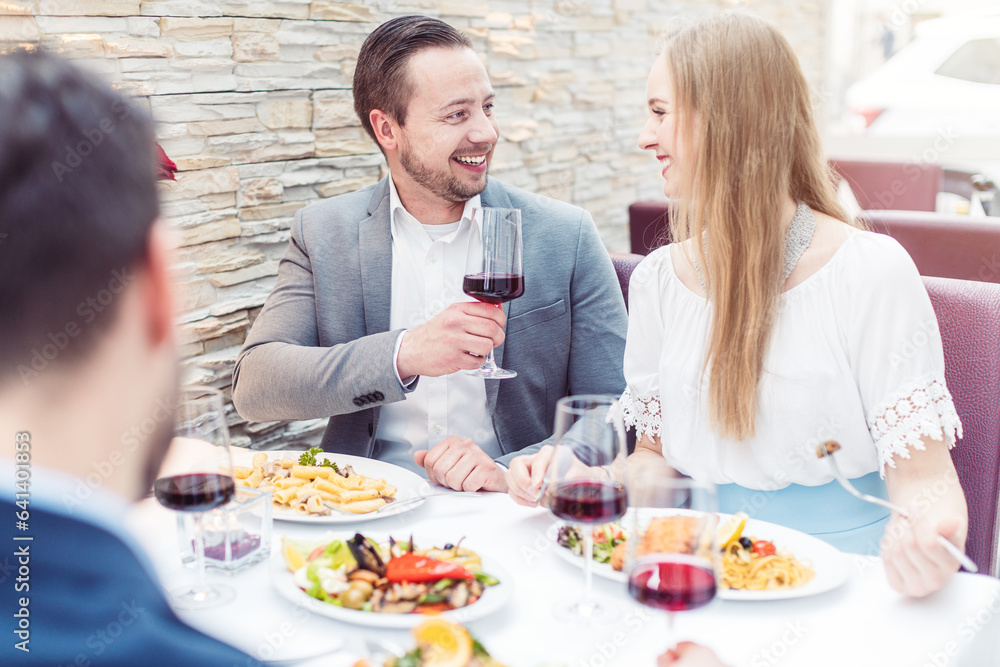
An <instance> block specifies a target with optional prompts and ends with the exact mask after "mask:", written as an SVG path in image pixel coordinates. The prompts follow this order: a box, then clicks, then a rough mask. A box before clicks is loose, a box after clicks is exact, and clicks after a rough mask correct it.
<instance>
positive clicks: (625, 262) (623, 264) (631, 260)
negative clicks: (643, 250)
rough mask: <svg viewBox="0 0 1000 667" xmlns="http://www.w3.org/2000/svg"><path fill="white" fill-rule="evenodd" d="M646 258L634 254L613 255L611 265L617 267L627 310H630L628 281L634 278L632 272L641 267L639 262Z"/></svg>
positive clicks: (616, 270) (616, 271)
mask: <svg viewBox="0 0 1000 667" xmlns="http://www.w3.org/2000/svg"><path fill="white" fill-rule="evenodd" d="M645 258H646V257H645V255H636V254H633V253H611V263H612V264H614V265H615V273H617V274H618V284H619V285H620V286H621V288H622V296H623V297H625V307H626V308H628V279H629V278H631V277H632V272H633V271H634V270H635V267H637V266H639V262H641V261H642V260H643V259H645Z"/></svg>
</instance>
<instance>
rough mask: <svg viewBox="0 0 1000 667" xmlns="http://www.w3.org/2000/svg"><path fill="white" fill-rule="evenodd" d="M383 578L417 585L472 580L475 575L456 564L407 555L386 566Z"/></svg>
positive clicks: (391, 561)
mask: <svg viewBox="0 0 1000 667" xmlns="http://www.w3.org/2000/svg"><path fill="white" fill-rule="evenodd" d="M385 578H386V579H388V580H389V581H391V582H393V583H396V582H401V581H408V582H410V583H411V584H418V583H424V582H428V581H440V580H442V579H474V578H475V575H474V574H472V573H471V572H469V571H468V570H466V569H465V568H464V567H462V566H461V565H458V564H456V563H446V562H445V561H443V560H437V559H436V558H428V557H427V556H418V555H417V554H414V553H407V554H403V555H401V556H397V557H396V558H393V559H392V560H390V561H389V562H388V563H387V564H386V566H385Z"/></svg>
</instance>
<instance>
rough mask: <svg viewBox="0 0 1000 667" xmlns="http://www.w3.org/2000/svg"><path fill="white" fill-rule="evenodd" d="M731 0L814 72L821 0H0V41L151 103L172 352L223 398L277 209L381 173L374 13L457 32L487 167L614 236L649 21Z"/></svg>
mask: <svg viewBox="0 0 1000 667" xmlns="http://www.w3.org/2000/svg"><path fill="white" fill-rule="evenodd" d="M734 5H744V6H745V7H744V8H745V9H748V10H749V11H752V12H755V13H757V14H760V15H762V16H764V17H766V18H769V19H771V20H773V21H775V22H776V23H777V24H778V25H779V27H781V29H782V30H783V31H784V33H785V34H786V35H787V36H788V37H789V39H790V41H791V42H792V45H793V47H795V49H796V52H797V53H798V54H799V57H800V59H801V60H802V63H803V66H804V67H805V70H806V73H807V75H808V77H809V78H810V81H811V83H812V84H813V85H814V87H816V88H817V89H818V88H819V84H820V82H821V80H822V63H823V48H824V32H823V23H824V19H825V13H826V6H827V2H825V1H824V2H816V3H812V2H801V0H756V1H753V2H738V1H735V0H718V1H709V0H702V1H701V2H695V1H691V2H670V1H667V0H590V1H587V2H583V1H580V2H573V1H570V0H531V1H527V0H520V1H515V0H489V1H487V0H394V1H389V0H376V1H374V2H367V3H363V4H351V3H341V2H308V1H306V0H280V1H272V2H269V1H257V0H253V1H251V0H245V1H239V0H231V1H228V2H227V1H223V0H207V1H202V2H198V1H195V0H144V1H140V0H3V2H0V40H2V42H3V46H4V48H5V49H9V48H10V47H11V45H17V44H32V45H40V46H42V47H44V48H46V49H49V50H51V51H54V52H57V53H61V54H64V55H66V56H67V57H70V58H73V59H74V60H76V61H77V62H79V63H80V64H81V65H83V66H85V67H87V68H89V69H91V70H93V71H96V72H98V73H100V74H101V75H103V76H104V77H106V78H107V79H109V80H110V81H111V82H112V83H113V85H114V86H115V87H116V88H118V89H119V90H121V91H122V92H124V93H126V94H128V95H131V96H133V97H134V98H136V100H137V101H138V102H139V103H141V104H142V105H144V106H145V107H146V108H147V109H149V111H150V112H151V113H152V115H153V118H154V119H155V120H156V122H157V134H158V139H159V141H160V144H161V145H162V146H163V148H164V149H165V150H166V152H167V154H168V155H169V156H170V157H171V158H172V159H173V160H174V161H175V162H176V163H177V165H178V167H179V169H180V171H179V173H178V174H177V181H176V182H175V183H169V182H167V183H164V185H163V188H162V197H163V213H164V216H165V218H166V220H167V221H168V222H169V224H170V226H171V227H172V228H173V229H174V230H175V232H176V236H177V239H178V243H179V246H180V248H179V251H178V261H177V264H176V266H175V267H174V271H175V275H176V279H177V283H178V286H179V287H178V300H179V304H178V305H179V307H180V310H181V312H182V314H181V315H180V317H179V321H178V327H179V337H180V344H181V355H182V358H183V364H184V366H185V367H186V370H187V377H188V379H190V380H194V381H201V382H205V383H209V384H212V385H214V386H217V387H220V388H222V389H223V390H224V391H225V392H226V395H227V398H228V395H229V394H228V392H229V388H230V384H231V379H232V368H233V365H234V362H235V358H236V355H237V353H238V351H239V349H240V346H241V345H242V343H243V341H244V339H245V338H246V333H247V330H248V328H249V326H250V325H251V324H252V323H253V320H254V318H255V317H256V315H257V314H258V313H259V312H260V309H261V307H262V305H263V304H264V301H265V299H266V298H267V295H268V294H269V292H270V290H271V289H272V287H273V286H274V284H275V277H276V276H277V273H278V263H279V260H280V258H281V256H282V254H283V253H284V251H285V246H286V244H287V241H288V238H289V228H290V224H291V221H292V218H293V215H294V214H295V212H296V211H297V210H299V209H300V208H302V207H303V206H305V205H307V204H309V203H311V202H314V201H317V200H319V199H322V198H325V197H331V196H333V195H337V194H340V193H344V192H350V191H353V190H356V189H358V188H361V187H364V186H366V185H369V184H371V183H374V182H376V181H377V180H378V179H379V178H381V177H382V176H383V175H384V174H385V173H386V168H385V162H384V160H383V158H382V156H381V155H380V154H379V152H378V150H377V149H376V148H375V146H374V144H373V143H372V142H371V141H370V140H369V139H368V137H367V136H366V135H365V134H364V132H363V131H362V129H361V126H360V123H359V122H358V120H357V118H356V117H355V115H354V110H353V106H352V97H351V79H352V77H353V73H354V64H355V60H356V57H357V54H358V50H359V48H360V46H361V43H362V41H363V40H364V38H365V36H366V35H367V34H368V33H369V32H370V31H371V30H372V29H373V28H374V27H375V26H376V25H377V24H378V23H380V22H382V21H384V20H386V19H388V18H392V17H393V16H398V15H402V14H412V13H420V14H427V15H431V16H436V17H439V18H441V19H443V20H445V21H448V22H449V23H451V24H452V25H455V26H456V27H458V28H460V29H461V30H463V31H464V32H466V33H467V34H468V35H469V36H470V37H471V38H472V40H473V43H474V45H475V48H476V50H477V51H478V52H479V53H480V54H481V55H482V57H483V60H484V62H485V64H486V66H487V69H488V71H489V73H490V76H491V79H492V81H493V84H494V86H495V88H496V91H497V114H498V117H499V119H500V124H501V140H500V142H499V144H498V146H497V150H496V154H495V158H494V163H493V168H492V174H493V175H495V176H496V177H497V178H499V179H502V180H504V181H506V182H508V183H511V184H513V185H517V186H519V187H523V188H526V189H528V190H532V191H535V192H538V193H541V194H545V195H548V196H551V197H555V198H558V199H562V200H565V201H568V202H571V203H574V204H576V205H578V206H582V207H584V208H586V209H587V210H588V211H590V213H591V214H592V215H593V216H594V219H595V220H596V222H597V225H598V228H599V229H600V231H601V234H602V237H603V239H604V241H605V244H606V245H607V247H608V248H609V250H611V251H616V252H622V251H627V250H628V246H629V242H628V231H627V208H628V205H629V204H630V203H632V202H634V201H637V200H640V199H657V198H662V196H663V195H662V192H661V183H660V179H659V175H658V171H657V169H656V167H655V164H654V163H653V162H652V159H651V158H650V156H649V155H648V154H645V153H643V152H641V151H640V150H638V148H637V147H636V137H637V135H638V132H639V129H640V127H641V125H642V123H643V121H644V113H645V110H644V97H645V79H646V73H647V71H648V68H649V64H650V62H651V60H652V57H653V54H654V52H655V43H656V34H657V33H658V31H659V30H660V29H661V28H662V26H663V25H664V24H665V23H666V21H667V20H668V19H669V18H670V17H672V16H675V15H678V14H687V15H693V14H700V13H705V12H712V11H718V10H720V9H726V8H730V7H732V6H734ZM228 410H229V414H230V426H231V429H232V434H233V441H234V443H235V444H238V445H242V446H253V447H260V448H269V447H277V446H286V445H292V444H295V445H301V444H303V443H310V444H312V443H315V442H316V441H317V440H318V439H319V436H320V435H321V433H322V429H323V425H324V423H325V421H324V420H313V421H308V422H272V423H260V424H253V423H246V422H244V420H242V419H241V418H240V417H239V415H237V414H236V413H235V411H233V410H232V406H231V405H229V406H228Z"/></svg>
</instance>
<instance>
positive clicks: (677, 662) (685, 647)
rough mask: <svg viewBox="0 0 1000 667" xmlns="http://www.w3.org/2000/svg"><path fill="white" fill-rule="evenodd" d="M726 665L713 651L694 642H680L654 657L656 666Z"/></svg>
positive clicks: (699, 666) (723, 666)
mask: <svg viewBox="0 0 1000 667" xmlns="http://www.w3.org/2000/svg"><path fill="white" fill-rule="evenodd" d="M671 665H674V666H676V667H727V666H726V664H725V663H724V662H722V661H721V660H719V657H718V656H717V655H715V652H714V651H713V650H712V649H710V648H708V647H705V646H702V645H701V644H695V643H694V642H680V643H679V644H677V646H675V647H673V648H671V649H667V651H666V653H663V654H661V655H659V656H657V658H656V667H671Z"/></svg>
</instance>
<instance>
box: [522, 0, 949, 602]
mask: <svg viewBox="0 0 1000 667" xmlns="http://www.w3.org/2000/svg"><path fill="white" fill-rule="evenodd" d="M647 99H648V107H649V116H648V120H647V122H646V125H645V127H644V128H643V130H642V133H641V135H640V137H639V147H640V148H642V149H644V150H648V151H651V152H653V153H655V155H656V158H657V160H658V161H659V164H660V169H661V173H662V175H663V178H664V188H663V189H664V193H665V194H666V195H667V196H668V197H669V198H670V199H671V201H672V202H673V210H672V212H671V219H672V230H671V231H672V236H673V238H674V241H675V242H674V243H672V244H670V245H667V246H665V247H661V248H659V249H657V250H656V251H654V252H652V253H650V255H649V256H648V257H647V258H646V259H645V260H644V261H643V262H642V264H640V265H639V267H638V268H637V269H636V271H635V273H634V274H633V276H632V279H631V282H630V293H629V303H630V314H629V329H628V339H627V344H626V353H625V377H626V380H627V382H628V388H627V390H626V391H625V393H624V395H623V396H622V404H623V406H624V408H625V418H626V422H627V423H628V424H629V425H630V426H632V427H634V428H635V431H636V436H637V440H638V444H637V446H636V450H635V453H634V454H633V455H632V459H631V460H632V462H635V463H641V462H642V461H643V460H646V461H647V462H649V461H651V460H653V459H656V460H662V458H663V457H666V459H667V461H668V462H669V463H670V464H671V465H673V466H674V467H675V468H676V469H677V470H679V471H680V472H682V473H684V474H687V475H691V476H694V477H699V478H708V479H711V480H713V481H714V482H716V483H717V484H719V497H720V506H721V508H722V509H723V511H729V512H736V511H740V510H742V511H745V512H747V513H748V514H750V515H751V516H754V517H757V518H760V519H763V520H769V521H774V522H776V523H782V524H785V525H789V526H791V527H793V528H796V529H799V530H803V531H805V532H809V533H812V534H815V535H817V536H818V537H820V538H822V539H826V540H827V541H829V542H831V543H833V544H835V545H836V546H838V547H840V548H841V549H842V550H845V551H852V552H858V553H878V552H879V550H880V547H881V554H882V556H883V558H884V560H885V565H886V572H887V575H888V578H889V582H890V583H891V585H892V586H893V587H894V588H895V589H897V590H899V591H901V592H904V593H907V594H909V595H913V596H918V597H919V596H924V595H927V594H929V593H931V592H933V591H935V590H937V589H939V588H941V587H942V586H943V585H944V584H945V582H946V581H947V580H948V578H949V577H950V576H951V575H952V573H954V572H955V571H956V570H957V569H958V566H959V565H958V562H957V561H956V559H955V558H954V557H952V556H951V555H950V554H949V553H948V552H947V551H946V550H945V549H944V548H942V547H941V546H940V544H938V543H937V541H936V535H938V534H940V535H944V536H945V537H946V538H949V539H951V540H952V541H953V542H954V543H955V544H956V545H957V546H959V547H961V548H964V545H965V536H966V529H967V509H966V505H965V497H964V494H963V492H962V489H961V486H960V485H959V483H958V478H957V476H956V474H955V469H954V466H953V464H952V461H951V457H950V455H949V453H948V450H949V448H950V447H951V446H953V445H954V442H955V438H956V436H959V437H960V436H961V424H960V422H959V419H958V417H957V415H956V413H955V409H954V406H953V404H952V400H951V395H950V394H949V393H948V389H947V387H946V385H945V378H944V360H943V353H942V348H941V339H940V334H939V331H938V328H937V320H936V318H935V315H934V310H933V309H932V307H931V303H930V300H929V299H928V297H927V293H926V291H925V290H924V287H923V284H922V282H921V279H920V276H919V275H918V273H917V270H916V267H915V266H914V264H913V262H912V261H911V260H910V258H909V256H908V255H907V254H906V252H905V251H904V250H903V248H902V247H901V246H899V245H898V244H897V243H896V242H895V241H894V240H893V239H891V238H890V237H888V236H883V235H880V234H875V233H872V232H868V231H864V230H862V229H861V228H860V225H859V224H858V223H857V222H856V221H854V220H851V219H850V218H849V217H848V216H847V215H846V213H845V212H844V211H843V210H842V209H841V207H840V206H839V205H838V204H837V201H836V198H835V191H834V188H833V186H832V185H831V180H830V178H829V175H828V170H827V166H826V161H825V159H824V157H823V154H822V150H821V146H820V139H819V133H818V131H817V128H816V125H815V122H814V119H813V114H812V105H811V101H810V95H809V89H808V86H807V84H806V81H805V78H804V76H803V74H802V71H801V69H800V67H799V64H798V61H797V59H796V56H795V54H794V53H793V51H792V49H791V47H790V46H789V44H788V42H787V41H786V40H785V39H784V38H783V37H782V36H781V34H780V33H779V32H778V31H777V30H776V29H775V28H774V27H773V26H771V25H770V24H769V23H767V22H766V21H764V20H761V19H758V18H755V17H752V16H748V15H742V14H729V13H727V14H719V15H714V16H711V17H708V18H705V19H702V20H699V21H696V22H687V23H685V24H681V25H678V26H675V27H674V29H672V30H671V31H670V32H669V34H668V35H667V37H666V39H665V42H664V47H663V52H662V54H661V55H660V56H659V57H658V58H657V59H656V62H655V63H654V65H653V67H652V69H651V71H650V73H649V79H648V83H647ZM828 439H832V440H837V441H838V442H839V443H840V444H841V445H842V447H843V449H842V450H841V451H840V452H839V453H838V454H837V460H838V462H839V464H840V467H841V469H842V470H844V472H845V474H847V476H848V477H850V478H853V480H854V483H855V485H856V486H858V487H860V488H862V489H863V490H865V491H867V492H869V493H873V494H876V495H881V496H883V497H886V496H888V498H890V499H891V500H893V501H895V502H897V503H899V504H901V505H905V506H907V507H909V508H910V509H911V510H912V512H913V516H914V518H913V519H912V520H909V521H906V520H904V519H902V518H901V517H898V516H893V517H889V516H888V513H887V512H885V511H882V510H881V509H880V508H878V507H875V506H872V505H868V504H865V503H862V502H860V501H856V500H855V499H854V498H852V497H850V496H849V495H847V494H846V492H844V491H843V490H842V489H840V487H839V486H838V485H837V484H836V482H835V481H833V475H832V473H831V471H830V467H829V464H828V463H827V462H826V461H823V460H819V459H817V458H816V453H815V452H816V448H817V446H818V445H819V444H820V443H821V442H823V441H825V440H828ZM547 456H548V452H547V451H545V452H540V453H539V454H537V455H536V456H535V457H523V458H519V459H515V460H514V462H513V463H512V465H511V468H510V470H509V472H508V484H509V485H510V488H511V495H512V496H513V497H514V499H515V500H517V501H519V502H522V503H527V504H531V503H533V502H534V499H535V497H536V495H537V493H538V489H539V485H540V483H541V479H542V475H543V474H544V468H545V462H546V460H547Z"/></svg>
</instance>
